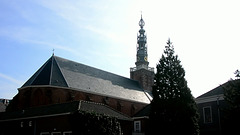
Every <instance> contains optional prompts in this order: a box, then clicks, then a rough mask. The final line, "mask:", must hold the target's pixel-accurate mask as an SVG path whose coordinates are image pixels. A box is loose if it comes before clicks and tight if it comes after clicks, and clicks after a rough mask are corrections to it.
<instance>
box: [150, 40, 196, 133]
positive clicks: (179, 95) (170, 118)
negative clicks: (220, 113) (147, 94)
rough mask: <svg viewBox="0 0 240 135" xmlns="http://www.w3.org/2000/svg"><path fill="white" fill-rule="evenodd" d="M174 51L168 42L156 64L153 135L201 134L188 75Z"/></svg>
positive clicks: (152, 111)
mask: <svg viewBox="0 0 240 135" xmlns="http://www.w3.org/2000/svg"><path fill="white" fill-rule="evenodd" d="M174 53H175V52H174V47H173V45H172V43H171V42H170V39H168V41H167V45H166V46H165V50H164V54H163V55H162V57H161V59H160V60H159V63H158V64H157V72H156V74H155V79H154V86H153V90H152V93H153V100H152V102H151V106H152V108H151V113H150V129H149V132H150V134H152V133H154V134H156V133H159V134H168V135H171V134H184V135H197V134H199V126H198V118H199V115H198V112H197V106H196V103H195V101H194V98H193V96H192V94H191V91H190V89H189V88H188V86H187V81H186V79H185V78H184V77H185V71H184V69H183V67H182V65H181V61H180V60H179V59H178V56H177V55H175V54H174Z"/></svg>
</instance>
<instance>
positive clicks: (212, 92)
mask: <svg viewBox="0 0 240 135" xmlns="http://www.w3.org/2000/svg"><path fill="white" fill-rule="evenodd" d="M239 82H240V80H239V79H236V80H229V81H227V82H225V83H224V84H221V85H219V86H218V87H216V88H214V89H212V90H210V91H208V92H206V93H204V94H202V95H200V96H198V97H197V99H198V98H205V97H210V96H216V95H223V94H224V88H227V87H229V86H230V85H231V84H232V83H239Z"/></svg>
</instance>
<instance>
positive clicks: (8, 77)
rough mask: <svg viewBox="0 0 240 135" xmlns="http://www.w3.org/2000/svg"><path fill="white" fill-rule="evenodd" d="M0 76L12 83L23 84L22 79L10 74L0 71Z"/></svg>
mask: <svg viewBox="0 0 240 135" xmlns="http://www.w3.org/2000/svg"><path fill="white" fill-rule="evenodd" d="M0 78H3V79H4V80H7V81H10V82H12V83H14V84H17V85H22V84H23V82H22V81H20V80H17V79H14V78H12V77H11V76H9V75H5V74H2V73H0Z"/></svg>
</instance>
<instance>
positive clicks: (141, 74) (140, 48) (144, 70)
mask: <svg viewBox="0 0 240 135" xmlns="http://www.w3.org/2000/svg"><path fill="white" fill-rule="evenodd" d="M144 25H145V22H144V20H143V19H142V15H141V19H140V21H139V26H140V30H139V34H138V36H137V55H136V58H137V59H136V62H135V65H136V67H132V68H130V78H131V79H133V80H136V81H138V82H139V83H140V85H141V86H142V88H143V89H144V90H148V91H150V92H152V86H153V81H154V68H153V67H148V65H149V62H148V53H147V36H146V35H145V30H144V29H143V27H144Z"/></svg>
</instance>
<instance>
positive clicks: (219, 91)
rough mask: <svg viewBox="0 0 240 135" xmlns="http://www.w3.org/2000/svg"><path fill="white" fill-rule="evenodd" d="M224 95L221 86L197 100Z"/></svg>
mask: <svg viewBox="0 0 240 135" xmlns="http://www.w3.org/2000/svg"><path fill="white" fill-rule="evenodd" d="M223 85H224V84H223ZM223 93H224V89H223V86H222V85H220V86H218V87H216V88H214V89H212V90H210V91H208V92H206V93H204V94H202V95H200V96H198V97H197V98H203V97H210V96H215V95H221V94H223Z"/></svg>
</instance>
